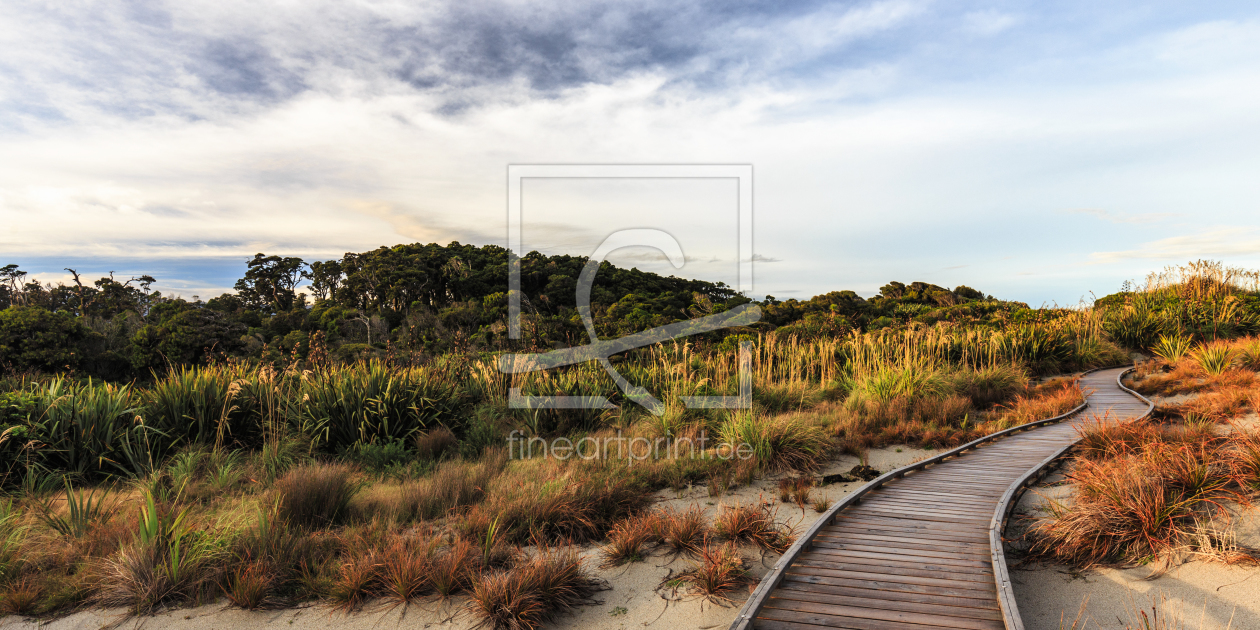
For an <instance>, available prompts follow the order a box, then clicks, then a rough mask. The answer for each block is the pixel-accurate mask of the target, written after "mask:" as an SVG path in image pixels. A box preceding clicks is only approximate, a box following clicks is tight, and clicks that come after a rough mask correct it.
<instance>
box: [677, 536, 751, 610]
mask: <svg viewBox="0 0 1260 630" xmlns="http://www.w3.org/2000/svg"><path fill="white" fill-rule="evenodd" d="M698 553H699V561H698V562H696V563H694V564H693V565H692V566H691V568H689V569H688V570H686V571H684V572H683V573H682V574H681V575H679V576H678V577H677V578H676V580H677V583H679V584H681V585H684V586H686V587H687V588H688V589H689V590H690V591H692V592H693V593H696V594H698V595H700V596H703V597H704V598H706V599H708V600H709V601H713V602H716V603H726V602H730V601H731V599H730V598H729V597H728V596H727V594H728V593H730V592H731V591H732V590H734V589H736V588H739V587H741V586H744V585H746V584H749V583H751V582H752V580H751V578H749V576H748V569H747V566H746V562H745V561H744V557H743V555H741V554H740V552H739V547H738V546H737V545H736V544H735V543H734V542H727V543H723V544H716V543H710V542H708V541H705V543H704V544H703V545H702V546H701V547H700V549H699V552H698Z"/></svg>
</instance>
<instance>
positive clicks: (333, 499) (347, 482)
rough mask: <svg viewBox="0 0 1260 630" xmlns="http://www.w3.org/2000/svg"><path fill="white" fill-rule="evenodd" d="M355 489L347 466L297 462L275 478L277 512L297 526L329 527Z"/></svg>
mask: <svg viewBox="0 0 1260 630" xmlns="http://www.w3.org/2000/svg"><path fill="white" fill-rule="evenodd" d="M358 489H359V487H358V484H356V483H355V482H354V481H353V480H351V470H350V467H349V466H345V465H342V464H318V463H316V464H307V465H303V466H298V467H297V468H294V469H292V470H290V471H289V472H287V473H285V474H284V476H282V477H280V478H279V479H277V480H276V485H275V492H276V496H277V502H276V510H277V514H278V515H279V517H280V518H282V519H284V520H285V521H286V522H288V523H290V524H292V525H294V526H297V527H305V528H311V529H314V528H320V527H328V526H329V525H332V524H334V523H336V522H337V520H338V518H339V517H341V516H342V515H343V514H344V513H345V511H346V506H348V505H349V504H350V499H351V498H353V497H354V494H355V492H357V491H358Z"/></svg>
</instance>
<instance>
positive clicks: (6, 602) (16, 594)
mask: <svg viewBox="0 0 1260 630" xmlns="http://www.w3.org/2000/svg"><path fill="white" fill-rule="evenodd" d="M42 596H43V589H41V588H40V587H39V585H38V584H37V583H35V582H34V581H33V580H30V579H22V580H17V581H16V582H13V583H11V584H9V585H8V586H6V587H5V588H4V590H3V591H2V592H0V613H3V614H6V615H30V614H34V613H35V611H36V609H37V608H38V607H39V600H40V598H41V597H42Z"/></svg>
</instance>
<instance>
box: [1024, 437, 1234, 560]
mask: <svg viewBox="0 0 1260 630" xmlns="http://www.w3.org/2000/svg"><path fill="white" fill-rule="evenodd" d="M1244 451H1245V449H1244V448H1241V447H1240V443H1239V442H1238V441H1237V439H1236V438H1234V437H1233V436H1228V435H1225V436H1222V435H1217V434H1215V433H1214V432H1213V431H1211V430H1210V427H1208V428H1206V429H1205V428H1203V427H1195V426H1189V427H1187V426H1165V425H1159V424H1156V423H1153V422H1135V423H1131V424H1128V425H1121V426H1115V425H1107V424H1105V423H1099V424H1098V425H1094V426H1092V427H1090V428H1089V429H1087V430H1086V431H1085V433H1084V436H1083V440H1082V455H1081V456H1080V457H1078V458H1077V459H1076V460H1075V462H1074V465H1073V469H1072V471H1071V472H1070V473H1069V475H1068V478H1069V480H1070V481H1071V483H1072V484H1073V497H1072V502H1071V504H1070V505H1068V506H1063V505H1054V506H1052V512H1053V515H1052V517H1051V518H1049V519H1046V520H1043V521H1041V522H1040V523H1038V524H1037V525H1036V526H1035V527H1034V529H1033V530H1032V533H1031V536H1032V538H1033V539H1034V541H1035V544H1034V547H1033V551H1034V553H1035V554H1038V555H1041V556H1044V557H1051V558H1055V559H1057V560H1060V561H1065V562H1070V563H1073V564H1077V565H1081V566H1085V567H1089V566H1095V565H1105V564H1119V565H1125V564H1137V563H1143V562H1147V561H1150V560H1153V559H1164V560H1166V561H1167V560H1171V559H1172V558H1174V557H1176V556H1177V555H1179V554H1181V553H1183V552H1186V551H1194V550H1196V549H1197V550H1202V548H1203V542H1202V541H1203V539H1202V537H1201V536H1198V535H1197V532H1199V531H1200V529H1201V524H1202V523H1205V522H1210V521H1212V520H1213V519H1214V518H1220V517H1224V516H1227V515H1228V512H1227V508H1228V506H1230V505H1233V504H1239V503H1241V504H1246V503H1247V502H1248V501H1249V496H1248V495H1249V493H1248V492H1246V490H1245V488H1244V487H1243V485H1241V484H1242V483H1244V482H1245V480H1244V478H1243V477H1242V476H1240V470H1248V469H1249V467H1248V465H1247V464H1245V463H1242V462H1245V461H1247V460H1246V458H1245V457H1244V456H1243V455H1244ZM1244 555H1245V554H1244Z"/></svg>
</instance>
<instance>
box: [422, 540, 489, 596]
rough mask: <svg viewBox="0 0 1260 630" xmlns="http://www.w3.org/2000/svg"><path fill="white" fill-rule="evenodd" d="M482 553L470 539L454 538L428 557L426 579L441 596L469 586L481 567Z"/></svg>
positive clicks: (449, 594) (452, 593)
mask: <svg viewBox="0 0 1260 630" xmlns="http://www.w3.org/2000/svg"><path fill="white" fill-rule="evenodd" d="M481 559H482V554H481V551H480V550H479V549H477V546H476V545H474V544H473V542H472V541H470V540H468V539H466V538H456V539H455V540H454V541H453V542H452V543H451V544H450V545H448V546H446V547H444V548H442V549H439V550H436V551H434V552H433V553H432V555H431V557H430V558H429V567H428V580H429V584H430V586H432V587H433V590H434V591H435V592H437V594H438V595H441V596H442V597H450V596H451V595H454V594H455V593H457V592H459V591H462V590H465V589H468V588H471V587H472V584H473V582H474V581H476V577H477V574H478V572H479V571H480V569H481Z"/></svg>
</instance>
